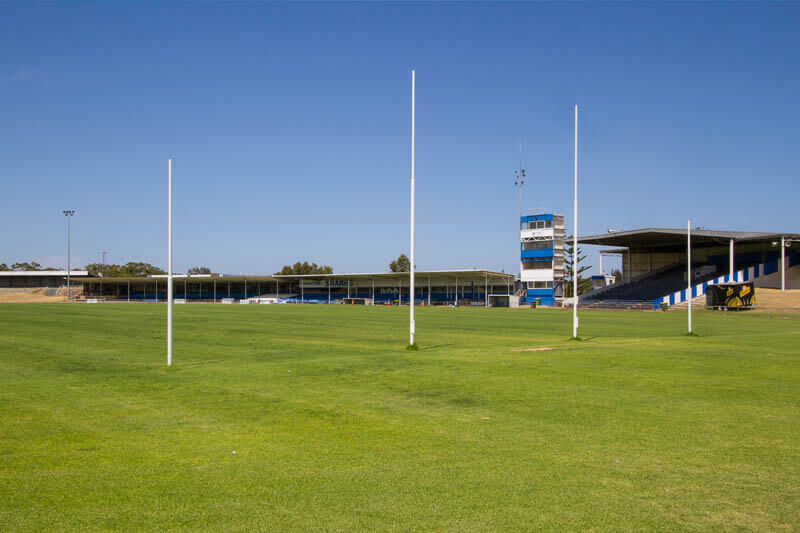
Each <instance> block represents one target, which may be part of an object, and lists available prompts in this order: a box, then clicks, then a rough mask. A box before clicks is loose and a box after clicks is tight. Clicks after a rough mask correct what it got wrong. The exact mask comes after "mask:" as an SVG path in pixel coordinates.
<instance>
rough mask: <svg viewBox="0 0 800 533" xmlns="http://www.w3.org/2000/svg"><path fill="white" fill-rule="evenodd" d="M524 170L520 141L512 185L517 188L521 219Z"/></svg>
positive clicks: (520, 142)
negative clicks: (517, 163) (517, 165)
mask: <svg viewBox="0 0 800 533" xmlns="http://www.w3.org/2000/svg"><path fill="white" fill-rule="evenodd" d="M525 178H526V176H525V169H524V168H522V139H520V141H519V168H518V169H517V170H515V171H514V185H515V186H516V187H517V188H519V216H520V218H522V186H523V185H525Z"/></svg>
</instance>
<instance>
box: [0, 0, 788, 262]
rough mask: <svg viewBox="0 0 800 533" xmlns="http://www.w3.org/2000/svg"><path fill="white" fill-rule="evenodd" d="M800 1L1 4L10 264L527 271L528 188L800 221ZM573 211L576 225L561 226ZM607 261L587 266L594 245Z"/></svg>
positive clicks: (624, 209) (638, 212)
mask: <svg viewBox="0 0 800 533" xmlns="http://www.w3.org/2000/svg"><path fill="white" fill-rule="evenodd" d="M798 27H800V4H797V3H793V4H788V3H785V4H763V3H751V4H729V3H704V4H694V5H692V4H685V3H669V4H644V5H642V4H630V3H625V4H603V5H597V4H579V3H566V4H522V3H510V4H501V3H492V4H459V3H441V4H419V3H414V4H386V3H373V4H340V5H337V4H331V3H325V4H294V3H293V4H277V3H225V4H222V3H217V4H215V3H160V4H156V3H153V4H148V3H120V2H113V3H84V4H80V5H74V4H68V3H60V4H53V3H39V4H29V3H2V4H0V51H1V53H0V109H2V113H0V116H2V120H0V180H1V181H2V193H1V194H0V210H1V212H2V215H1V217H2V227H3V230H2V232H1V233H0V262H7V263H8V262H14V261H21V260H38V261H39V262H42V263H44V264H47V265H52V266H65V263H66V261H65V255H66V253H65V247H66V246H65V240H66V223H65V220H64V217H63V215H61V210H62V209H67V208H70V209H75V210H76V211H77V214H76V216H75V217H74V219H73V230H72V237H73V238H72V243H73V248H72V249H73V258H74V261H73V264H74V265H75V264H77V265H80V266H82V265H83V264H85V263H88V262H96V261H99V260H100V252H101V250H107V251H108V252H109V257H108V260H109V261H110V262H114V263H123V262H127V261H130V260H144V261H148V262H152V263H155V264H158V265H160V266H162V267H165V266H166V252H167V250H166V246H167V243H166V207H167V206H166V178H167V174H166V170H167V158H168V157H173V158H174V159H175V163H174V164H175V218H174V220H175V260H176V269H178V270H184V269H186V268H188V267H190V266H194V265H207V266H210V267H211V268H212V269H214V270H215V271H220V272H225V273H253V274H255V273H271V272H273V271H275V270H277V269H279V268H280V267H281V266H282V265H284V264H286V263H292V262H294V261H296V260H300V259H308V260H316V261H317V262H320V263H326V264H331V265H332V266H333V267H334V270H335V271H338V272H346V271H362V272H363V271H384V270H386V269H387V265H388V263H389V261H390V260H391V259H392V258H394V257H396V256H397V255H398V254H400V253H404V252H407V251H408V246H409V245H408V218H409V215H408V204H409V172H410V163H409V153H410V147H409V145H410V141H409V137H410V118H409V113H410V71H411V69H412V68H416V71H417V236H418V240H417V265H418V268H420V269H436V268H473V267H477V268H491V269H505V270H506V271H507V272H517V271H518V268H519V264H518V243H517V238H518V236H517V193H516V190H515V188H514V186H513V172H514V169H515V168H516V166H517V164H518V142H519V140H520V139H522V140H523V142H524V147H525V150H524V151H525V154H524V166H525V167H526V168H527V170H528V174H529V176H530V179H529V181H528V183H529V185H528V187H527V188H526V190H525V205H526V207H539V206H543V207H547V208H548V209H549V210H551V211H556V212H561V213H564V214H565V215H567V218H568V220H570V221H571V218H572V106H573V105H574V104H576V103H577V104H579V105H580V106H581V132H580V133H581V138H580V142H581V149H580V156H581V159H580V180H581V183H580V194H581V199H582V204H581V206H582V207H581V221H580V222H581V225H580V228H579V233H580V234H592V233H601V232H605V231H606V229H607V228H609V227H612V228H625V229H634V228H638V227H646V226H664V227H684V226H685V224H686V220H687V218H690V217H691V218H692V220H693V222H694V224H693V225H702V226H706V227H709V228H714V229H741V230H764V231H773V230H774V231H793V232H800V227H798V219H797V205H798V198H800V184H799V183H800V180H799V179H798V177H799V176H798V155H797V154H798V144H800V143H799V142H798V141H800V135H798V122H800V120H798V119H800V112H798V99H797V95H798V94H799V93H800V69H798V65H800V31H798ZM570 229H571V228H570ZM591 262H592V264H594V265H595V266H596V265H597V261H596V255H595V254H592V261H591Z"/></svg>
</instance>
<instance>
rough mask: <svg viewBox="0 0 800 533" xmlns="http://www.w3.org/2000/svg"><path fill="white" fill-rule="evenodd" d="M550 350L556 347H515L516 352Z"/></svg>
mask: <svg viewBox="0 0 800 533" xmlns="http://www.w3.org/2000/svg"><path fill="white" fill-rule="evenodd" d="M550 350H555V348H551V347H549V346H540V347H538V348H514V351H515V352H549V351H550Z"/></svg>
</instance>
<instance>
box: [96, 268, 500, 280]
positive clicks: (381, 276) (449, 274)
mask: <svg viewBox="0 0 800 533" xmlns="http://www.w3.org/2000/svg"><path fill="white" fill-rule="evenodd" d="M414 275H415V276H416V277H417V278H418V279H424V280H427V279H430V280H431V281H432V282H443V281H455V280H456V278H458V279H460V280H467V279H472V280H475V279H480V280H484V279H485V278H486V277H488V278H489V279H490V280H492V279H500V280H503V281H504V282H513V281H514V279H515V278H516V276H515V275H514V274H509V273H506V272H495V271H492V270H479V269H474V270H424V271H419V270H417V271H415V272H414ZM408 276H409V273H408V272H374V273H344V274H288V275H281V274H276V275H272V276H259V275H253V276H251V275H227V274H226V275H221V276H210V275H208V274H206V275H191V276H187V275H185V274H182V275H176V274H173V276H172V279H173V280H187V281H221V282H226V283H227V282H240V281H245V280H246V281H256V282H259V281H273V282H274V281H278V282H286V281H296V280H300V279H319V280H322V279H338V280H348V279H349V280H351V281H357V280H372V279H375V280H407V279H408ZM165 278H166V276H165V275H163V274H162V275H159V276H153V277H149V278H86V279H82V280H81V282H84V283H85V282H88V283H102V282H104V281H105V282H127V281H130V282H136V283H141V282H143V281H156V280H159V281H160V280H163V279H165Z"/></svg>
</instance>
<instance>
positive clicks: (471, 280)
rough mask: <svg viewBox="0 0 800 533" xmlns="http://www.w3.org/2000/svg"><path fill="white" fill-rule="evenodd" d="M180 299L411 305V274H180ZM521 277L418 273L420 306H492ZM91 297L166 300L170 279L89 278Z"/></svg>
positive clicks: (479, 272) (482, 272) (177, 278)
mask: <svg viewBox="0 0 800 533" xmlns="http://www.w3.org/2000/svg"><path fill="white" fill-rule="evenodd" d="M173 279H174V287H175V298H176V299H182V300H186V301H193V302H219V301H221V300H222V299H223V298H224V299H235V300H248V299H251V298H262V299H270V298H272V299H276V298H280V299H281V300H284V301H287V302H290V303H326V304H327V303H341V302H342V301H344V300H345V299H350V300H348V301H353V299H359V300H364V299H369V300H371V301H372V302H374V303H376V304H385V303H402V304H408V301H409V290H408V289H409V287H408V280H409V274H408V272H379V273H366V274H305V275H272V276H229V275H212V274H200V275H188V276H187V275H175V276H173ZM514 281H515V276H514V275H513V274H506V273H504V272H494V271H491V270H431V271H417V272H416V283H415V303H416V304H417V305H423V304H424V305H444V304H454V305H488V304H490V303H491V301H492V299H491V298H488V299H487V297H486V296H487V294H488V295H490V296H492V295H509V294H512V292H513V290H514ZM77 282H78V283H80V284H81V285H82V286H83V294H84V295H85V297H86V298H90V299H102V300H116V301H152V302H155V301H164V300H166V298H167V280H166V277H165V276H153V277H149V278H99V277H94V278H84V279H81V280H78V281H77Z"/></svg>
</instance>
